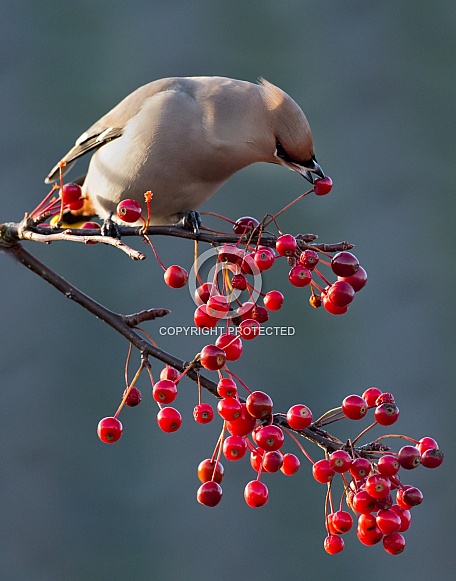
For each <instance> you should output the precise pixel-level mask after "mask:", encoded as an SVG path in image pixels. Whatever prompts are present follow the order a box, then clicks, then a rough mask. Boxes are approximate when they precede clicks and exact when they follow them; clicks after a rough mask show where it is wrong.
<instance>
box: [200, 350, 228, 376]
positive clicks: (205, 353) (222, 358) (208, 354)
mask: <svg viewBox="0 0 456 581" xmlns="http://www.w3.org/2000/svg"><path fill="white" fill-rule="evenodd" d="M200 362H201V365H202V366H203V367H204V368H205V369H209V370H210V371H217V370H218V369H222V367H223V366H224V365H225V363H226V353H225V351H224V350H223V349H220V347H217V345H205V346H204V347H203V348H202V349H201V353H200Z"/></svg>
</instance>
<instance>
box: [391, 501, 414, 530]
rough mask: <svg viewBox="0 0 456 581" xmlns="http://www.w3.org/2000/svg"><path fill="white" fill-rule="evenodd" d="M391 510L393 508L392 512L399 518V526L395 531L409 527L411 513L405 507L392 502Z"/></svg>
mask: <svg viewBox="0 0 456 581" xmlns="http://www.w3.org/2000/svg"><path fill="white" fill-rule="evenodd" d="M391 510H394V512H395V513H396V514H397V515H398V516H399V518H400V519H401V526H400V527H399V530H398V531H397V532H398V533H404V532H405V531H406V530H408V529H409V527H410V523H411V521H412V513H411V512H410V511H409V510H407V509H403V508H401V507H400V506H398V505H397V504H393V505H392V507H391Z"/></svg>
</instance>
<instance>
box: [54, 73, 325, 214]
mask: <svg viewBox="0 0 456 581" xmlns="http://www.w3.org/2000/svg"><path fill="white" fill-rule="evenodd" d="M89 151H94V152H95V153H94V154H93V156H92V159H91V161H90V165H89V168H88V171H87V175H86V176H85V180H84V183H83V194H84V196H85V197H86V198H87V200H86V204H85V208H84V210H83V213H84V214H85V215H90V214H91V215H93V214H94V213H95V214H97V215H98V216H100V217H101V218H103V219H104V218H107V217H109V215H110V214H111V213H112V212H114V213H115V210H116V206H117V204H118V203H119V201H121V200H123V199H125V198H133V199H135V200H136V201H138V202H139V203H140V204H141V205H143V206H144V193H145V192H146V191H148V190H151V191H152V192H153V199H152V203H151V212H152V219H151V224H174V223H176V222H177V221H178V220H179V219H180V218H182V216H183V215H184V214H185V213H186V212H188V211H191V210H195V209H196V208H198V207H199V206H200V205H201V204H202V203H203V202H204V201H205V200H207V199H208V198H209V197H210V196H212V195H213V194H214V193H215V192H216V191H217V190H218V189H220V187H221V186H222V185H223V184H224V182H225V181H226V180H227V179H228V178H229V177H230V176H231V175H233V174H234V173H235V172H237V171H239V170H240V169H242V168H244V167H246V166H248V165H250V164H252V163H255V162H258V161H263V162H270V163H277V164H281V165H284V166H286V167H288V168H290V169H292V170H293V171H295V172H297V173H299V174H301V175H302V176H303V177H305V178H306V179H307V180H309V181H310V182H313V179H312V175H311V172H312V173H314V174H316V175H317V176H319V177H324V173H323V171H322V169H321V167H320V166H319V165H318V163H317V161H316V159H315V155H314V148H313V143H312V134H311V131H310V126H309V123H308V121H307V119H306V116H305V115H304V113H303V112H302V110H301V109H300V107H299V106H298V105H297V104H296V103H295V101H293V99H292V98H291V97H290V96H289V95H287V94H286V93H285V92H284V91H282V90H281V89H279V88H278V87H276V86H274V85H273V84H271V83H269V82H268V81H266V80H264V79H260V81H259V84H253V83H249V82H246V81H238V80H234V79H228V78H224V77H181V78H179V77H171V78H166V79H160V80H157V81H153V82H152V83H149V84H147V85H144V86H143V87H140V88H139V89H137V90H136V91H134V92H133V93H131V94H130V95H128V97H126V98H125V99H124V100H123V101H121V102H120V103H119V104H118V105H117V106H116V107H114V109H112V110H111V111H110V112H109V113H107V114H106V115H105V116H104V117H102V118H101V119H100V120H99V121H97V122H96V123H95V124H94V125H92V127H90V129H88V130H87V131H86V132H85V133H83V134H82V135H81V137H79V139H78V140H77V141H76V144H75V146H74V147H73V148H72V149H71V150H70V151H69V152H68V153H67V154H66V155H65V157H63V158H62V160H61V161H62V162H65V163H66V165H65V166H64V168H63V173H64V174H65V173H66V172H67V171H68V170H69V169H70V168H71V166H72V165H73V164H74V162H75V161H76V160H77V158H79V157H80V156H82V155H84V154H85V153H87V152H89ZM58 178H59V164H57V165H56V166H55V167H54V168H53V169H52V170H51V172H50V173H49V175H48V177H47V178H46V183H50V182H54V181H57V180H58Z"/></svg>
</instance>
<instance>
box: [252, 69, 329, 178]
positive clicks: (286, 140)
mask: <svg viewBox="0 0 456 581" xmlns="http://www.w3.org/2000/svg"><path fill="white" fill-rule="evenodd" d="M260 87H261V89H262V98H263V101H264V104H265V107H266V110H267V112H268V117H269V125H270V127H271V130H272V131H273V133H274V135H275V152H274V158H273V163H279V164H281V165H284V166H285V167H287V168H288V169H291V170H293V171H295V172H297V173H299V174H300V175H302V176H303V177H304V178H305V179H306V180H308V181H309V182H310V183H313V182H314V178H313V175H312V174H315V175H316V176H318V177H320V178H324V177H325V174H324V172H323V170H322V168H321V167H320V165H319V164H318V162H317V160H316V158H315V153H314V147H313V141H312V132H311V130H310V125H309V122H308V121H307V117H306V116H305V115H304V113H303V111H302V109H301V108H300V107H299V105H298V104H297V103H296V102H295V101H294V100H293V99H292V98H291V97H290V96H289V95H287V93H285V92H284V91H282V89H279V87H276V86H275V85H273V84H272V83H269V82H268V81H266V80H265V79H260Z"/></svg>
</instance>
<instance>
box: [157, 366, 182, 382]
mask: <svg viewBox="0 0 456 581" xmlns="http://www.w3.org/2000/svg"><path fill="white" fill-rule="evenodd" d="M179 376H180V373H179V371H178V370H177V369H175V368H174V367H171V365H166V367H164V368H163V369H162V370H161V371H160V379H170V380H171V381H173V382H174V383H176V384H177V380H178V378H179Z"/></svg>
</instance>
